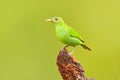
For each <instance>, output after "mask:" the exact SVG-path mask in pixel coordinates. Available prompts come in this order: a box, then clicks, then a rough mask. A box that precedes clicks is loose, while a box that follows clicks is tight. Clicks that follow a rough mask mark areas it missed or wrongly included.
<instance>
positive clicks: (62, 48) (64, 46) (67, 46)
mask: <svg viewBox="0 0 120 80" xmlns="http://www.w3.org/2000/svg"><path fill="white" fill-rule="evenodd" d="M68 46H69V45H66V46H64V47H63V48H62V50H64V49H66V48H67V47H68ZM62 50H61V51H62Z"/></svg>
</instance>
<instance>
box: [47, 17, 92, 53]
mask: <svg viewBox="0 0 120 80" xmlns="http://www.w3.org/2000/svg"><path fill="white" fill-rule="evenodd" d="M46 21H48V22H52V23H53V24H54V25H55V28H56V36H57V38H58V39H59V40H60V41H62V42H63V43H65V44H67V45H66V46H65V47H64V48H66V47H68V46H73V47H76V46H77V45H80V46H82V47H83V48H84V49H87V50H91V49H90V48H89V47H87V46H86V45H85V42H84V40H83V38H82V37H81V36H80V35H79V33H78V32H77V31H75V30H74V29H73V28H72V27H70V26H68V25H67V24H66V23H65V22H64V20H63V19H62V18H61V17H53V18H49V19H46ZM74 49H75V48H74ZM74 49H73V51H72V52H71V54H72V53H73V52H74Z"/></svg>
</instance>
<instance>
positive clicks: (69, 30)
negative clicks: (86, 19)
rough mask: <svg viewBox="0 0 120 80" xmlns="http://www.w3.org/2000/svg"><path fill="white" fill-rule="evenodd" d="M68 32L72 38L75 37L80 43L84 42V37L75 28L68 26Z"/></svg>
mask: <svg viewBox="0 0 120 80" xmlns="http://www.w3.org/2000/svg"><path fill="white" fill-rule="evenodd" d="M68 32H69V34H70V36H71V37H75V38H78V39H79V40H80V41H82V42H84V40H83V39H82V37H81V36H80V35H79V33H78V32H76V31H75V30H74V29H73V28H71V27H69V26H68Z"/></svg>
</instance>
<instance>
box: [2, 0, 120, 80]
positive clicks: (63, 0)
mask: <svg viewBox="0 0 120 80" xmlns="http://www.w3.org/2000/svg"><path fill="white" fill-rule="evenodd" d="M54 16H61V17H63V18H64V20H65V22H66V23H67V24H69V25H70V26H72V27H73V28H74V29H75V30H77V31H78V32H79V33H80V34H81V35H82V37H83V38H84V40H85V41H86V44H87V45H88V46H89V47H91V48H92V51H91V52H90V51H86V50H84V49H83V48H82V47H80V46H78V47H77V49H76V50H75V52H74V54H73V55H74V57H75V58H76V59H77V61H79V62H80V63H81V64H82V65H83V67H84V69H85V75H86V77H92V78H95V79H96V80H120V1H119V0H0V80H62V78H61V76H60V74H59V72H58V70H57V66H56V57H57V55H58V52H59V51H60V49H61V48H62V47H63V46H64V44H63V43H61V42H60V41H59V40H58V39H56V37H55V27H54V25H53V24H51V23H48V22H45V21H44V20H45V19H46V18H49V17H54ZM70 50H71V47H70Z"/></svg>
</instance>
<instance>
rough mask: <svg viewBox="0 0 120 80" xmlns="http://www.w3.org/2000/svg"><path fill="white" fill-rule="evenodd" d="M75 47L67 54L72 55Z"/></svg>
mask: <svg viewBox="0 0 120 80" xmlns="http://www.w3.org/2000/svg"><path fill="white" fill-rule="evenodd" d="M75 49H76V46H75V47H74V48H73V50H72V52H70V53H69V54H70V55H72V54H73V53H74V51H75Z"/></svg>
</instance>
